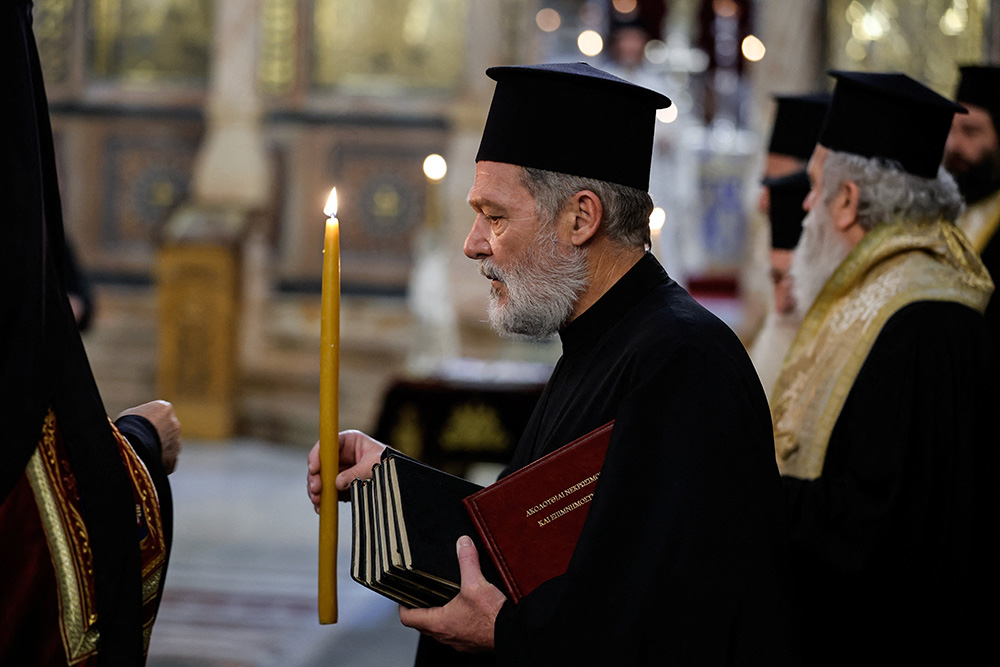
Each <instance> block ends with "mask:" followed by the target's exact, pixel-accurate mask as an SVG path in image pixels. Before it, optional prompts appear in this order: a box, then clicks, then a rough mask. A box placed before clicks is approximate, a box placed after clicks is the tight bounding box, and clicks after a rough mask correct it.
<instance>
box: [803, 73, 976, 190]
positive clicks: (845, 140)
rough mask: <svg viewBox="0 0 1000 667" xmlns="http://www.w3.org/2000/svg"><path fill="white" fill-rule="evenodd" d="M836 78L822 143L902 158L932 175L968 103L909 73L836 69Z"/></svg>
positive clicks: (909, 169) (912, 169)
mask: <svg viewBox="0 0 1000 667" xmlns="http://www.w3.org/2000/svg"><path fill="white" fill-rule="evenodd" d="M829 74H830V75H831V76H833V77H835V78H836V79H837V86H836V87H835V88H834V90H833V100H832V101H831V102H830V111H829V113H827V115H826V122H825V124H824V126H823V131H822V133H821V134H820V138H819V143H820V144H822V145H823V146H826V147H827V148H829V149H830V150H835V151H843V152H845V153H854V154H855V155H861V156H863V157H879V158H885V159H888V160H894V161H896V162H898V163H899V164H900V165H901V166H902V167H903V169H904V170H905V171H907V172H909V173H911V174H914V175H916V176H921V177H923V178H933V177H935V176H936V175H937V172H938V167H939V166H940V164H941V157H942V156H943V155H944V142H945V140H946V139H947V138H948V131H949V130H950V129H951V119H952V117H953V116H954V115H955V113H958V112H960V113H965V108H964V107H962V106H961V105H959V104H956V103H954V102H952V101H951V100H949V99H947V98H945V97H942V96H941V95H938V94H937V93H935V92H934V91H933V90H931V89H930V88H928V87H927V86H925V85H923V84H922V83H919V82H917V81H914V80H913V79H911V78H910V77H908V76H906V75H905V74H899V73H895V72H894V73H869V72H842V71H831V72H829Z"/></svg>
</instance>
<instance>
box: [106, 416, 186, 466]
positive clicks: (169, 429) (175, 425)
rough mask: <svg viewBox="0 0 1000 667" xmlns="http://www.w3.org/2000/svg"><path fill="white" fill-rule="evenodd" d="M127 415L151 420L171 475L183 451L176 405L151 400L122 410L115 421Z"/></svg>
mask: <svg viewBox="0 0 1000 667" xmlns="http://www.w3.org/2000/svg"><path fill="white" fill-rule="evenodd" d="M126 415H136V416H138V417H143V418H145V419H147V420H149V423H150V424H152V425H153V428H154V429H156V434H157V435H158V436H159V437H160V456H161V459H162V461H163V468H164V470H166V471H167V474H168V475H169V474H170V473H172V472H173V471H174V468H176V467H177V457H178V456H180V453H181V423H180V421H178V419H177V415H176V414H175V413H174V406H173V405H171V404H170V403H169V402H167V401H150V402H149V403H143V404H142V405H137V406H135V407H134V408H129V409H128V410H124V411H122V412H121V413H120V414H119V415H118V416H117V417H115V421H118V420H119V419H121V418H122V417H124V416H126Z"/></svg>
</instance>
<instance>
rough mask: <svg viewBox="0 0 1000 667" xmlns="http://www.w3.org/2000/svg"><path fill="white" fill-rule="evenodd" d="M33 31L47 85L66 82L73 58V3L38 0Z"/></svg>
mask: <svg viewBox="0 0 1000 667" xmlns="http://www.w3.org/2000/svg"><path fill="white" fill-rule="evenodd" d="M32 28H33V30H34V33H35V42H36V44H37V45H38V58H39V60H41V62H42V71H43V73H44V75H45V83H46V84H48V85H49V86H52V85H55V84H60V83H63V82H65V81H66V80H67V79H68V78H69V76H70V59H71V57H72V55H73V0H36V2H35V5H34V10H33V14H32Z"/></svg>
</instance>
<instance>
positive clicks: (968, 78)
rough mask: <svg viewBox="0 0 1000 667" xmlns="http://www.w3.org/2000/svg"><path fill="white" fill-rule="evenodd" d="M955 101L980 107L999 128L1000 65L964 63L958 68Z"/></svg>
mask: <svg viewBox="0 0 1000 667" xmlns="http://www.w3.org/2000/svg"><path fill="white" fill-rule="evenodd" d="M959 72H961V74H962V78H961V80H960V81H959V83H958V92H957V93H955V101H956V102H961V103H962V104H972V105H975V106H977V107H982V108H983V109H986V110H987V111H989V112H990V116H992V117H993V126H994V127H998V128H1000V67H998V66H996V65H965V66H964V67H960V68H959Z"/></svg>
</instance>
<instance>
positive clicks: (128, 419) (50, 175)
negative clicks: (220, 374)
mask: <svg viewBox="0 0 1000 667" xmlns="http://www.w3.org/2000/svg"><path fill="white" fill-rule="evenodd" d="M0 31H2V32H0V48H2V49H3V56H4V57H3V62H4V67H3V69H2V71H3V81H4V85H3V90H4V91H6V94H7V97H6V100H5V109H6V111H7V113H8V115H7V116H6V118H7V122H6V123H4V124H3V131H4V133H5V135H6V140H7V143H6V144H5V149H4V150H3V151H2V152H0V160H2V172H0V183H2V185H0V187H2V189H3V190H2V197H0V198H2V200H3V202H4V207H5V213H4V217H3V221H2V222H0V272H2V273H0V276H2V280H3V283H2V284H3V290H2V291H0V391H2V394H0V424H3V428H4V433H3V437H2V438H0V664H3V665H141V664H144V662H145V656H146V650H147V647H148V643H149V636H150V631H151V630H152V624H153V620H154V618H155V616H156V611H157V607H158V606H159V601H160V592H161V591H162V586H163V578H164V576H165V573H166V568H167V560H168V557H169V551H170V540H171V533H172V509H171V508H172V504H171V497H170V485H169V483H168V481H167V474H169V473H170V472H171V471H172V470H173V468H174V465H175V463H176V460H177V454H178V451H179V448H180V425H179V424H178V422H177V419H176V417H175V416H174V413H173V408H172V407H171V406H170V404H169V403H166V402H165V401H153V402H151V403H146V404H143V405H140V406H138V407H136V408H132V409H131V410H126V411H125V413H123V414H122V415H120V416H119V418H118V420H117V421H116V422H115V423H114V424H112V423H111V421H110V420H109V419H108V417H107V415H106V413H105V411H104V406H103V404H102V402H101V397H100V394H99V393H98V391H97V387H96V385H95V383H94V378H93V375H92V374H91V372H90V366H89V363H88V361H87V356H86V354H85V352H84V349H83V344H82V342H81V340H80V334H79V331H78V329H77V324H76V319H75V318H74V315H73V311H72V308H71V306H70V301H69V299H68V297H67V282H68V279H67V275H68V271H69V269H68V266H69V264H68V263H69V259H68V256H67V251H66V245H65V237H64V233H63V225H62V212H61V207H60V202H59V191H58V185H57V183H56V171H55V160H54V152H53V148H52V131H51V128H50V126H49V117H48V105H47V102H46V98H45V91H44V87H43V85H42V77H41V69H40V67H39V63H38V54H37V50H36V47H35V42H34V37H33V35H32V32H31V3H30V2H25V1H21V2H9V3H4V4H3V9H2V10H0Z"/></svg>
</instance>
